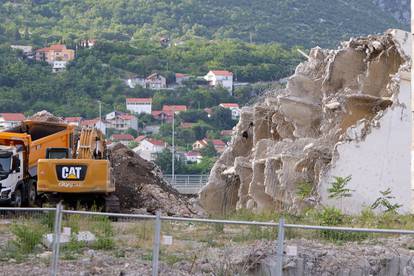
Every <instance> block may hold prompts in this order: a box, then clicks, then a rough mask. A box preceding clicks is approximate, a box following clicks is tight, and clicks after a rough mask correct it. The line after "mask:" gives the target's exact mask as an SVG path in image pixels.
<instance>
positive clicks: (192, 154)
mask: <svg viewBox="0 0 414 276" xmlns="http://www.w3.org/2000/svg"><path fill="white" fill-rule="evenodd" d="M184 157H185V160H186V161H187V163H200V162H201V159H203V156H202V155H201V153H200V152H198V151H194V150H192V151H189V152H186V153H184Z"/></svg>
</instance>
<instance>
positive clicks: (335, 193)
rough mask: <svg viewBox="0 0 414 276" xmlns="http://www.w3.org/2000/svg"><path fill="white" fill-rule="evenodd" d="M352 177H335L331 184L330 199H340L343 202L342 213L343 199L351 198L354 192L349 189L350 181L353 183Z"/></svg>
mask: <svg viewBox="0 0 414 276" xmlns="http://www.w3.org/2000/svg"><path fill="white" fill-rule="evenodd" d="M351 179H352V177H351V175H348V176H347V177H341V176H334V181H333V182H331V187H329V188H328V193H329V196H328V197H329V198H334V199H339V200H340V201H341V211H342V199H343V198H346V197H351V196H352V192H353V191H354V190H351V189H349V188H347V187H346V186H347V185H348V183H349V181H351Z"/></svg>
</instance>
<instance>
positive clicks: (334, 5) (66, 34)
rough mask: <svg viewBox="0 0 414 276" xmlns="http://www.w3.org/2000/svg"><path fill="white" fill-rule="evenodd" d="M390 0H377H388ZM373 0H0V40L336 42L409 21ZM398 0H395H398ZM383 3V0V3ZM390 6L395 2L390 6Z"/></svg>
mask: <svg viewBox="0 0 414 276" xmlns="http://www.w3.org/2000/svg"><path fill="white" fill-rule="evenodd" d="M389 1H393V3H395V2H396V1H394V0H382V1H379V2H378V1H377V2H376V3H382V4H383V3H384V2H385V3H387V2H389ZM399 1H403V0H399ZM374 2H375V1H373V0H346V1H344V0H329V1H326V0H253V1H251V0H225V1H223V0H174V1H172V0H170V1H165V0H151V1H149V0H117V1H114V0H76V1H73V0H14V1H0V42H1V41H3V42H5V41H7V42H13V43H14V42H17V41H11V40H19V41H18V42H22V40H29V41H30V42H31V43H33V44H35V45H39V46H41V45H44V44H47V43H51V42H56V41H59V40H63V41H65V42H66V43H69V44H70V43H71V41H73V40H77V39H81V38H97V39H101V40H102V39H105V40H117V41H119V40H131V38H134V39H140V38H149V37H151V38H154V39H155V38H159V37H161V36H166V37H168V38H170V39H186V38H188V37H197V36H199V37H204V38H207V39H224V38H231V39H240V40H244V41H249V42H250V41H252V42H255V43H267V42H279V43H281V44H283V45H285V46H293V45H300V46H304V47H305V48H309V47H313V46H316V45H319V46H322V47H332V46H336V45H337V43H338V42H339V41H340V40H342V39H348V38H349V37H350V36H357V35H365V34H372V33H379V32H383V31H384V30H386V29H388V28H403V29H408V26H407V25H404V24H403V23H400V22H398V21H397V19H395V18H394V17H393V14H392V13H391V12H385V11H384V10H387V9H386V7H385V8H384V5H382V6H380V5H379V4H378V5H375V4H374ZM397 2H398V1H397ZM381 7H382V8H381ZM393 9H394V10H395V9H398V7H395V5H394V8H393Z"/></svg>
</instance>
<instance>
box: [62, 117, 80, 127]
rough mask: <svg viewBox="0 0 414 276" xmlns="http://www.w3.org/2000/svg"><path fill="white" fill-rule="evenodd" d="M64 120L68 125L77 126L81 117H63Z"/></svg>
mask: <svg viewBox="0 0 414 276" xmlns="http://www.w3.org/2000/svg"><path fill="white" fill-rule="evenodd" d="M64 121H65V122H66V123H68V124H70V125H74V126H79V125H80V123H81V122H82V117H65V119H64Z"/></svg>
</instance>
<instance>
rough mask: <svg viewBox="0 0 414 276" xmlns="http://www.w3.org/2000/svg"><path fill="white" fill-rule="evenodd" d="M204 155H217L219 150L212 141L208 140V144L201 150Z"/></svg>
mask: <svg viewBox="0 0 414 276" xmlns="http://www.w3.org/2000/svg"><path fill="white" fill-rule="evenodd" d="M200 153H201V155H202V156H206V157H215V156H217V151H216V149H215V148H214V145H213V143H212V142H211V141H208V143H207V146H205V147H204V148H202V149H201V151H200Z"/></svg>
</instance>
